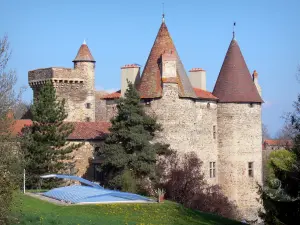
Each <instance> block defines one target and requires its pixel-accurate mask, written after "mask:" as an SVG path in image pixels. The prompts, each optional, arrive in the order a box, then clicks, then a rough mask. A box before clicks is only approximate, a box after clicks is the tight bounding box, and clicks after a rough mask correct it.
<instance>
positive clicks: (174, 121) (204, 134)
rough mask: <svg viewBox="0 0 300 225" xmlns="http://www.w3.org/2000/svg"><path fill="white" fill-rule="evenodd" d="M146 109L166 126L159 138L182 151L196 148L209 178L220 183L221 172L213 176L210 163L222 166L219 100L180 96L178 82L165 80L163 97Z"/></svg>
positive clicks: (209, 180) (212, 182)
mask: <svg viewBox="0 0 300 225" xmlns="http://www.w3.org/2000/svg"><path fill="white" fill-rule="evenodd" d="M208 103H209V105H208ZM145 110H146V112H147V113H149V114H150V115H154V116H156V117H157V121H158V122H159V123H160V124H162V126H163V131H162V132H161V133H160V136H158V137H157V141H160V142H165V143H168V144H170V147H171V148H172V149H174V150H177V151H178V152H180V153H187V152H191V151H194V152H196V153H197V154H198V156H199V157H200V159H201V160H202V161H203V167H202V169H203V172H204V175H205V178H206V179H207V181H208V182H209V183H211V184H216V183H217V182H218V174H217V173H216V177H214V178H210V176H209V163H210V162H215V165H216V167H218V162H217V160H218V158H217V155H218V152H217V135H216V136H215V139H214V136H213V126H216V125H217V105H216V103H215V102H209V101H200V100H192V99H186V98H179V97H178V87H177V84H172V83H165V84H164V87H163V96H162V98H160V99H155V100H153V101H151V103H150V104H149V105H145ZM215 129H217V127H216V128H215Z"/></svg>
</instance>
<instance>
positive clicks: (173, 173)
mask: <svg viewBox="0 0 300 225" xmlns="http://www.w3.org/2000/svg"><path fill="white" fill-rule="evenodd" d="M167 167H169V168H170V171H169V173H168V175H166V176H165V179H166V180H167V182H165V183H164V184H162V186H163V187H164V188H165V189H166V197H167V198H168V199H171V200H173V201H176V202H178V203H180V204H183V205H184V206H185V207H188V208H191V209H195V210H200V211H203V212H209V213H214V214H217V215H220V216H224V217H228V218H235V217H236V214H235V213H236V211H237V209H236V206H235V205H234V204H233V203H232V202H230V201H229V200H228V198H227V197H226V196H224V195H223V194H222V191H221V189H220V187H219V186H216V185H214V186H210V185H208V184H207V183H206V181H205V179H204V175H203V173H202V170H201V167H202V161H201V160H200V159H199V158H198V157H197V155H196V153H194V152H190V153H186V154H184V156H183V158H182V159H181V158H179V156H178V154H177V153H173V155H172V157H170V163H169V165H168V166H167Z"/></svg>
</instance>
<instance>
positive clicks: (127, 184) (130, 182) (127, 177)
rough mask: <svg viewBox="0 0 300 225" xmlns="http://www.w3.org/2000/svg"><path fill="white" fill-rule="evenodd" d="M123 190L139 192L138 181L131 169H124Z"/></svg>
mask: <svg viewBox="0 0 300 225" xmlns="http://www.w3.org/2000/svg"><path fill="white" fill-rule="evenodd" d="M121 180H122V191H125V192H131V193H137V183H136V179H135V176H134V174H133V172H132V171H131V170H124V172H123V174H122V178H121Z"/></svg>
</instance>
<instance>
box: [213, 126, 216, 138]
mask: <svg viewBox="0 0 300 225" xmlns="http://www.w3.org/2000/svg"><path fill="white" fill-rule="evenodd" d="M216 136H217V132H216V126H215V125H214V126H213V137H214V139H216Z"/></svg>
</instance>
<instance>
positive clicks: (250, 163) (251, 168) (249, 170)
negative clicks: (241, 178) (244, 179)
mask: <svg viewBox="0 0 300 225" xmlns="http://www.w3.org/2000/svg"><path fill="white" fill-rule="evenodd" d="M248 176H249V177H253V162H248Z"/></svg>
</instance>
